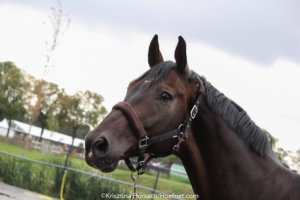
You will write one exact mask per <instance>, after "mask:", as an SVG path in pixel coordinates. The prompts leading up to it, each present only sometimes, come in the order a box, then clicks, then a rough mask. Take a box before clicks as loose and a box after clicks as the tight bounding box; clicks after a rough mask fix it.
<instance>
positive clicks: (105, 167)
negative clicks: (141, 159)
mask: <svg viewBox="0 0 300 200" xmlns="http://www.w3.org/2000/svg"><path fill="white" fill-rule="evenodd" d="M118 163H119V160H116V161H114V162H111V163H97V162H96V163H94V166H93V167H94V168H96V169H99V170H100V171H102V172H104V173H109V172H113V171H115V169H116V168H117V167H118Z"/></svg>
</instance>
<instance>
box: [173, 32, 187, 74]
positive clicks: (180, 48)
mask: <svg viewBox="0 0 300 200" xmlns="http://www.w3.org/2000/svg"><path fill="white" fill-rule="evenodd" d="M175 60H176V64H177V70H178V71H179V72H180V73H182V74H183V73H184V71H187V70H188V65H187V57H186V44H185V41H184V39H183V37H181V36H179V37H178V44H177V47H176V50H175Z"/></svg>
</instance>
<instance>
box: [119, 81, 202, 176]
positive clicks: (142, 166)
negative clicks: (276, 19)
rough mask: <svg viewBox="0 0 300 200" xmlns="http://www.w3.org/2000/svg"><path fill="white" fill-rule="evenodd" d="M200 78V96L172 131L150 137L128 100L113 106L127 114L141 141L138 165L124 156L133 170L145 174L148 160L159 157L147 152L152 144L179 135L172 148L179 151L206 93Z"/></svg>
mask: <svg viewBox="0 0 300 200" xmlns="http://www.w3.org/2000/svg"><path fill="white" fill-rule="evenodd" d="M198 80H199V83H200V86H199V87H200V89H199V92H198V96H197V98H196V101H195V103H194V105H193V107H192V109H191V111H190V113H189V114H188V116H187V117H186V118H185V120H184V122H183V123H182V124H180V125H179V126H178V128H176V129H173V130H171V131H168V132H166V133H163V134H160V135H157V136H154V137H151V138H149V137H148V136H147V132H146V130H145V129H144V127H143V125H142V123H141V121H140V119H139V117H138V115H137V113H136V112H135V111H134V109H133V108H132V107H131V106H130V105H129V104H128V103H127V102H125V101H121V102H119V103H117V104H116V105H115V106H114V107H113V109H117V110H120V111H121V112H122V113H123V114H124V115H125V117H126V118H127V119H128V121H129V122H130V124H131V128H132V130H133V132H134V134H135V135H136V136H137V138H138V139H139V142H138V148H139V154H138V163H137V166H136V167H134V166H133V165H132V163H131V161H130V159H129V158H124V161H125V163H126V165H127V167H128V168H129V169H130V170H131V171H138V174H139V175H140V174H143V173H144V172H145V170H146V167H147V164H148V162H149V161H150V160H151V159H152V158H155V157H159V156H157V155H155V154H150V153H147V148H148V147H149V146H150V145H152V144H155V143H159V142H162V141H165V140H169V139H172V138H176V137H177V139H178V143H177V144H176V145H174V146H173V148H172V150H173V151H174V152H177V151H179V148H180V144H181V143H182V142H183V141H184V140H185V139H188V133H189V129H190V125H191V123H192V121H193V119H195V117H196V116H197V113H198V106H199V104H200V102H201V100H202V98H203V95H204V94H205V89H204V86H203V83H202V81H201V79H198Z"/></svg>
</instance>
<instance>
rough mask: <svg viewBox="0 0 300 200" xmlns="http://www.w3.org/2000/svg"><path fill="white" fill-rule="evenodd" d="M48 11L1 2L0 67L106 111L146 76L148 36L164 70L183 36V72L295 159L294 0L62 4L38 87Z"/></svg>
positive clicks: (298, 82)
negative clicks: (92, 97)
mask: <svg viewBox="0 0 300 200" xmlns="http://www.w3.org/2000/svg"><path fill="white" fill-rule="evenodd" d="M51 6H54V7H56V6H57V4H56V2H55V1H54V0H43V1H41V0H26V1H23V0H0V27H1V31H0V62H1V61H6V60H11V61H13V62H15V63H16V65H17V66H18V67H20V68H22V69H24V70H26V71H27V72H28V73H30V74H32V75H34V76H36V77H38V78H45V79H47V80H49V81H52V82H55V83H57V84H58V85H59V86H60V87H63V88H65V89H66V90H67V92H69V93H74V92H75V91H77V90H87V89H89V90H92V91H94V92H98V93H100V94H101V95H103V96H104V98H105V102H104V104H105V106H106V107H107V108H108V109H109V110H110V109H111V107H112V105H114V104H115V103H116V102H118V101H120V100H122V99H123V98H124V95H125V92H126V88H127V85H128V83H129V82H130V81H131V80H133V79H134V78H136V77H138V76H140V75H141V74H142V73H143V72H144V71H146V70H147V69H148V64H147V50H148V45H149V42H150V40H151V39H152V37H153V35H154V34H158V35H159V42H160V47H161V51H162V54H163V56H164V58H166V60H174V58H173V55H174V50H175V46H176V44H177V37H178V35H182V36H183V37H184V38H185V40H186V42H187V48H188V50H187V51H188V52H187V54H188V62H189V65H190V68H191V69H193V70H194V71H196V72H197V73H199V74H201V75H204V76H205V77H206V78H207V79H208V80H209V81H210V82H211V83H212V84H213V85H214V86H215V87H216V88H218V89H219V90H220V91H222V92H224V93H225V95H227V96H228V97H229V98H231V99H233V100H234V101H236V102H237V103H239V104H240V105H241V106H242V107H243V108H244V109H245V110H246V111H247V112H248V113H249V115H250V116H251V117H252V118H253V120H254V121H255V122H256V123H257V124H258V125H259V126H260V127H262V128H265V129H267V130H268V131H269V132H270V133H271V134H273V135H274V136H275V137H276V138H279V141H280V145H281V146H282V147H284V148H286V149H290V150H296V149H300V142H299V141H300V140H299V139H300V106H299V102H300V93H299V91H300V79H299V77H300V12H299V10H300V1H299V0H281V1H278V0H272V1H258V0H252V1H233V0H227V1H221V0H219V1H199V0H198V1H196V0H195V1H174V0H164V1H153V0H151V1H150V0H147V1H141V0H131V1H125V0H110V1H100V0H98V1H95V0H85V1H74V0H62V8H63V10H64V11H65V12H66V13H68V16H69V17H70V18H71V24H70V26H69V28H68V29H67V30H66V31H65V33H64V34H63V35H62V36H61V37H60V40H59V46H58V47H57V49H56V50H55V54H54V55H53V62H52V64H53V65H54V67H53V68H51V69H50V72H49V74H48V75H47V76H46V77H45V76H44V75H43V66H44V63H45V57H44V55H45V53H46V51H45V45H44V43H45V40H46V39H47V38H49V37H50V35H51V23H50V22H49V16H50V15H51V11H50V7H51Z"/></svg>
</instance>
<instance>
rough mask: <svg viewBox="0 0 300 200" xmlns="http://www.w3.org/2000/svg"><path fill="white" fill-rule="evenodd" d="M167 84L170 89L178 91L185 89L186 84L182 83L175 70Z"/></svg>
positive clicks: (168, 77)
mask: <svg viewBox="0 0 300 200" xmlns="http://www.w3.org/2000/svg"><path fill="white" fill-rule="evenodd" d="M165 83H166V84H167V85H169V86H170V87H173V88H176V89H178V90H184V89H185V84H184V82H183V81H182V79H181V78H180V76H179V75H178V74H177V73H176V72H175V71H173V70H172V71H171V72H170V74H169V76H167V78H166V80H165Z"/></svg>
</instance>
